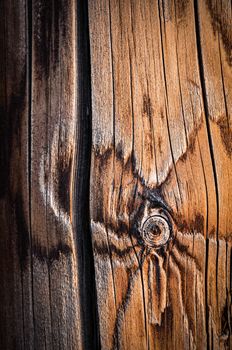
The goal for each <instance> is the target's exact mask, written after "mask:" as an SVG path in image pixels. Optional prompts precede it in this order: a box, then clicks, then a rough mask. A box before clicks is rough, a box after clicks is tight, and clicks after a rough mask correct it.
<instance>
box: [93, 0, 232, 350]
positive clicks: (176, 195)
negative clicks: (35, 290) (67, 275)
mask: <svg viewBox="0 0 232 350" xmlns="http://www.w3.org/2000/svg"><path fill="white" fill-rule="evenodd" d="M89 25H90V47H91V72H92V135H93V140H92V167H91V169H92V170H91V187H90V188H91V228H92V237H93V249H94V260H95V271H96V272H95V273H96V285H97V304H98V312H99V323H100V339H101V345H102V349H229V348H231V346H232V338H231V325H232V324H231V238H232V216H231V210H232V204H231V196H230V194H231V186H232V181H231V180H232V178H231V177H232V163H231V145H232V125H231V97H232V95H231V93H232V90H231V89H232V73H231V57H232V56H231V54H232V51H231V45H232V28H231V2H230V1H224V0H223V1H218V2H216V1H203V0H198V1H194V2H193V1H156V0H147V1H142V0H141V1H132V0H131V1H130V0H127V1H116V0H109V1H108V0H97V1H89ZM154 214H159V215H162V216H163V217H164V218H166V220H167V222H168V223H169V224H170V226H171V227H172V229H173V232H172V236H171V239H170V240H169V242H168V244H166V245H164V246H161V247H160V249H157V248H156V249H154V248H151V247H150V246H149V245H148V242H147V240H144V239H141V232H140V226H141V222H142V221H143V220H144V218H146V217H147V216H149V215H154ZM161 233H162V232H161ZM154 239H155V237H154Z"/></svg>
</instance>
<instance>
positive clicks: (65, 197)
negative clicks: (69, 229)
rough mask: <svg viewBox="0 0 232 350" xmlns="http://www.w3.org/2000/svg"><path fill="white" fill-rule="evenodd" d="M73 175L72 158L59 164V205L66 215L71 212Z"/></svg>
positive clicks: (60, 161)
mask: <svg viewBox="0 0 232 350" xmlns="http://www.w3.org/2000/svg"><path fill="white" fill-rule="evenodd" d="M71 174H72V156H70V157H69V159H68V160H66V159H65V160H62V159H60V160H59V163H58V197H59V205H60V206H61V207H62V208H63V209H64V210H65V212H66V213H69V212H70V186H71Z"/></svg>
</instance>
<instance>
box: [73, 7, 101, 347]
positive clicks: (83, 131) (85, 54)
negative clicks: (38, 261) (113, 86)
mask: <svg viewBox="0 0 232 350" xmlns="http://www.w3.org/2000/svg"><path fill="white" fill-rule="evenodd" d="M76 11H77V41H78V43H77V50H78V51H77V62H78V65H77V113H78V114H79V117H78V118H77V123H78V125H77V133H76V138H77V152H76V153H77V154H76V159H75V161H74V164H76V165H77V169H74V171H75V172H76V174H75V176H74V198H73V208H72V210H73V211H74V220H75V225H76V230H77V249H78V254H77V258H78V270H79V272H78V274H79V276H80V281H79V286H78V288H79V295H80V304H81V317H82V321H83V334H82V338H83V345H84V349H86V350H92V349H96V350H97V349H99V348H100V346H99V329H98V313H97V301H96V285H95V272H94V262H93V249H92V242H91V231H90V213H89V191H90V165H91V145H92V137H91V134H92V125H91V116H92V110H91V66H90V43H89V23H88V21H89V19H88V4H87V1H86V2H85V1H84V2H83V1H79V0H78V1H77V9H76ZM74 166H75V165H74Z"/></svg>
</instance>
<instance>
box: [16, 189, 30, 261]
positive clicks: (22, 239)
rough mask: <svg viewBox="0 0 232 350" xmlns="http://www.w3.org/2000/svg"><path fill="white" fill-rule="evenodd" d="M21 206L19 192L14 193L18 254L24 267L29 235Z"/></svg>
mask: <svg viewBox="0 0 232 350" xmlns="http://www.w3.org/2000/svg"><path fill="white" fill-rule="evenodd" d="M23 208H24V205H23V200H22V197H21V195H20V192H19V193H17V194H16V197H15V200H14V209H15V210H14V215H15V222H16V232H17V246H18V254H19V260H20V264H21V267H22V268H24V267H25V265H26V261H27V257H28V252H29V244H30V236H29V231H28V227H27V223H26V219H25V214H24V209H23Z"/></svg>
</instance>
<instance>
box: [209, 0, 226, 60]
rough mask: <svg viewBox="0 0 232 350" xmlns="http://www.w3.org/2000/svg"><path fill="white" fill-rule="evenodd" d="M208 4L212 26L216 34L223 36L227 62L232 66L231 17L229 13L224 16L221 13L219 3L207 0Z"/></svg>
mask: <svg viewBox="0 0 232 350" xmlns="http://www.w3.org/2000/svg"><path fill="white" fill-rule="evenodd" d="M206 3H207V6H208V9H209V12H210V15H211V24H212V26H213V31H214V34H216V33H217V32H218V33H219V34H221V38H222V42H223V46H224V49H225V52H226V55H227V62H228V64H229V65H230V66H232V30H231V22H229V18H230V17H229V16H228V17H227V13H225V14H224V13H223V12H222V11H221V6H219V3H217V2H214V1H213V0H207V1H206Z"/></svg>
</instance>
